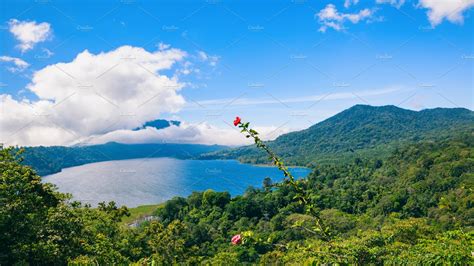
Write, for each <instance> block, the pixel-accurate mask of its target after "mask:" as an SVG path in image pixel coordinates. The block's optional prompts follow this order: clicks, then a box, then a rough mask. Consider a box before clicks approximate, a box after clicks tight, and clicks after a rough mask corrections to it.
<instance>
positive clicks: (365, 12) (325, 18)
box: [315, 4, 374, 32]
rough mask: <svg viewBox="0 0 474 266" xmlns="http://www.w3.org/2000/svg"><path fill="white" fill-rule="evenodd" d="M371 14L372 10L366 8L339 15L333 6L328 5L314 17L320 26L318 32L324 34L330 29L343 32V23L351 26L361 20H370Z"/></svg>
mask: <svg viewBox="0 0 474 266" xmlns="http://www.w3.org/2000/svg"><path fill="white" fill-rule="evenodd" d="M373 14H374V10H371V9H368V8H365V9H362V10H360V11H359V12H357V13H341V12H338V11H337V9H336V6H335V5H333V4H328V5H327V6H326V7H325V8H324V9H322V10H321V11H319V13H317V14H316V15H315V16H316V17H317V18H318V21H319V23H320V24H321V27H320V28H319V31H320V32H326V30H327V29H328V28H332V29H334V30H336V31H340V30H343V29H344V23H345V22H347V21H350V22H351V23H353V24H357V23H359V22H361V21H363V20H368V19H370V18H371V17H372V16H373Z"/></svg>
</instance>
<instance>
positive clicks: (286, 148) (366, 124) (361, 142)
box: [204, 105, 474, 165]
mask: <svg viewBox="0 0 474 266" xmlns="http://www.w3.org/2000/svg"><path fill="white" fill-rule="evenodd" d="M466 129H471V130H472V129H474V112H472V111H470V110H468V109H464V108H435V109H426V110H422V111H419V112H416V111H411V110H405V109H402V108H398V107H395V106H380V107H374V106H368V105H355V106H353V107H351V108H349V109H347V110H345V111H343V112H341V113H339V114H337V115H335V116H333V117H330V118H328V119H326V120H324V121H322V122H320V123H318V124H315V125H313V126H311V127H310V128H308V129H305V130H301V131H297V132H292V133H288V134H285V135H282V136H280V137H278V138H277V139H276V140H274V141H269V142H268V143H267V144H268V145H269V146H270V147H271V149H272V150H274V151H275V152H276V154H278V155H279V156H281V157H283V159H285V161H286V162H287V163H290V164H300V165H306V164H313V163H325V162H334V161H341V160H344V159H345V158H352V157H353V156H354V155H359V156H372V155H376V156H378V157H383V156H386V155H388V154H389V153H390V151H392V150H393V148H395V147H396V146H399V145H400V144H403V143H406V142H413V141H417V140H420V139H438V138H442V137H443V136H449V135H451V134H452V133H453V132H456V131H459V130H466ZM204 157H205V158H237V159H239V160H241V161H244V162H251V163H265V162H267V158H266V156H264V154H263V153H262V152H260V151H258V150H257V149H256V148H255V147H253V146H246V147H241V148H235V149H230V150H223V151H219V152H216V153H211V154H206V155H205V156H204Z"/></svg>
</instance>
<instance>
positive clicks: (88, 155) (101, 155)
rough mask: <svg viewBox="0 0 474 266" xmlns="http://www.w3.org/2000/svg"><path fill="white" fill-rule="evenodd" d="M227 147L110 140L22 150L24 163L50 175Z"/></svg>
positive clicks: (193, 156)
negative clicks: (82, 167)
mask: <svg viewBox="0 0 474 266" xmlns="http://www.w3.org/2000/svg"><path fill="white" fill-rule="evenodd" d="M224 148H226V147H225V146H220V145H200V144H173V143H149V144H122V143H116V142H109V143H106V144H100V145H91V146H73V147H64V146H50V147H42V146H40V147H27V148H25V152H24V153H23V157H24V161H23V163H24V164H25V165H29V166H31V167H32V168H33V169H35V170H36V171H37V173H38V174H39V175H48V174H52V173H56V172H59V171H61V169H63V168H66V167H71V166H77V165H82V164H86V163H93V162H101V161H111V160H123V159H134V158H155V157H175V158H179V159H192V158H195V157H197V156H198V155H201V154H203V153H208V152H213V151H218V150H221V149H224Z"/></svg>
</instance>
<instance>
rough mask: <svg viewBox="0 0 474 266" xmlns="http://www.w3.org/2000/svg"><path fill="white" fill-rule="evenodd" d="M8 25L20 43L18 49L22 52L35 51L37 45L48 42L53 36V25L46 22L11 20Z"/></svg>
mask: <svg viewBox="0 0 474 266" xmlns="http://www.w3.org/2000/svg"><path fill="white" fill-rule="evenodd" d="M8 25H9V30H10V32H11V33H12V34H13V36H15V38H16V39H17V40H18V41H19V42H20V44H19V45H18V48H19V49H20V50H21V51H22V52H26V51H28V50H31V49H33V47H34V46H35V45H36V44H37V43H39V42H44V41H46V40H47V39H48V38H50V37H51V35H52V30H51V25H50V24H49V23H46V22H42V23H36V21H20V20H16V19H11V20H10V21H9V22H8Z"/></svg>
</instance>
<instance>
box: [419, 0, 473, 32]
mask: <svg viewBox="0 0 474 266" xmlns="http://www.w3.org/2000/svg"><path fill="white" fill-rule="evenodd" d="M419 6H420V7H422V8H426V9H428V13H427V15H428V19H429V20H430V23H431V25H433V26H436V25H438V24H440V23H441V22H443V20H444V19H447V20H448V21H450V22H452V23H458V24H462V23H463V22H464V17H463V15H462V14H463V12H464V11H465V10H467V9H469V8H471V7H473V6H474V0H450V1H439V0H420V2H419Z"/></svg>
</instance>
